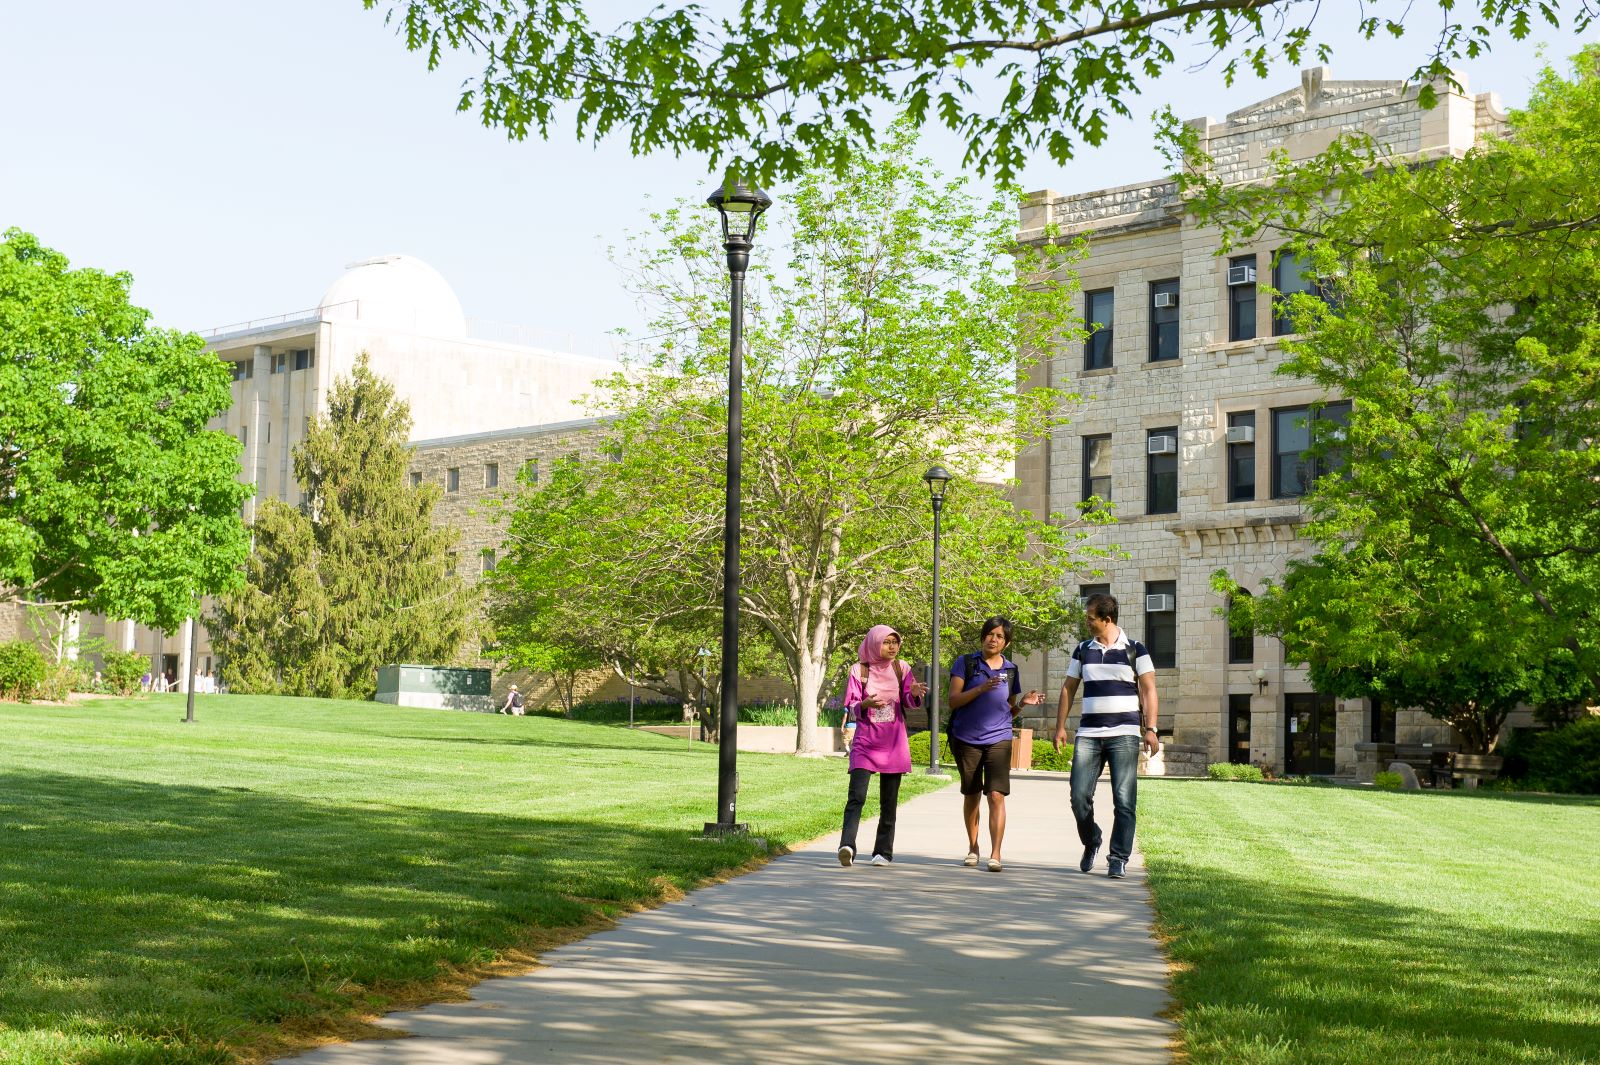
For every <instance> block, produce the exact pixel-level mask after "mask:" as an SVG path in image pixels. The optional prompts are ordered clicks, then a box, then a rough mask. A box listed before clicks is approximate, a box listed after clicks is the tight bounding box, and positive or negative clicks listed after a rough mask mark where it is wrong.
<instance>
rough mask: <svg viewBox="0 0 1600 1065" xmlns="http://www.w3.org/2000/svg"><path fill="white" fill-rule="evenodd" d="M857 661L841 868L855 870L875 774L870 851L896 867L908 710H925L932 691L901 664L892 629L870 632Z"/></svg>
mask: <svg viewBox="0 0 1600 1065" xmlns="http://www.w3.org/2000/svg"><path fill="white" fill-rule="evenodd" d="M856 657H857V662H856V664H855V665H854V666H852V667H851V668H850V680H849V682H848V683H847V684H846V685H845V690H844V710H845V715H846V718H847V719H848V718H854V720H855V723H856V734H855V739H854V740H853V741H852V742H851V744H850V790H849V793H848V795H847V797H846V799H845V804H844V830H843V832H841V833H840V836H839V864H840V865H851V864H853V863H854V862H855V860H856V829H857V828H859V827H860V824H861V808H862V807H863V806H865V805H866V802H867V787H868V785H869V784H870V782H871V780H872V776H873V774H877V777H878V834H877V838H876V840H874V842H873V845H872V864H873V865H888V864H889V863H890V862H892V861H894V828H895V815H896V812H897V808H898V806H899V801H900V778H901V777H903V776H905V775H906V774H907V773H909V772H911V747H910V744H909V742H908V740H907V736H906V709H907V707H911V706H920V705H921V704H922V697H923V696H924V695H926V694H927V691H928V686H927V685H926V684H924V683H922V682H921V681H920V680H917V679H916V677H915V676H914V675H913V674H912V672H911V670H909V669H907V668H906V665H905V663H904V662H901V661H900V634H899V633H898V632H896V631H894V629H892V628H890V627H889V626H888V625H874V626H872V628H870V629H868V630H867V635H866V637H865V638H864V639H863V640H862V641H861V648H860V650H859V651H858V652H857V656H856Z"/></svg>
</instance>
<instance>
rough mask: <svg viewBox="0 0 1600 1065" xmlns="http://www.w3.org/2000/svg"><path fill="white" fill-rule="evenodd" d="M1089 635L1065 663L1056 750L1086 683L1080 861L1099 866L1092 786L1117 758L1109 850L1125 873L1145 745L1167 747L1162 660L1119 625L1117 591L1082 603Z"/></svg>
mask: <svg viewBox="0 0 1600 1065" xmlns="http://www.w3.org/2000/svg"><path fill="white" fill-rule="evenodd" d="M1084 611H1085V613H1086V614H1087V615H1088V618H1087V620H1088V626H1089V639H1087V640H1084V641H1083V642H1082V643H1080V644H1079V645H1078V646H1077V647H1076V648H1075V649H1074V650H1073V652H1072V661H1071V662H1069V663H1067V679H1066V680H1064V681H1063V682H1062V683H1061V703H1060V705H1059V706H1058V707H1057V709H1056V734H1055V747H1056V750H1058V751H1059V750H1060V749H1061V745H1062V744H1063V743H1064V742H1066V738H1067V711H1068V710H1069V709H1071V707H1072V697H1073V695H1075V694H1076V693H1077V691H1078V685H1079V683H1082V685H1083V716H1082V717H1081V718H1080V719H1079V721H1078V735H1077V738H1076V739H1075V740H1074V741H1073V748H1072V816H1073V817H1074V818H1076V819H1077V822H1078V838H1079V839H1080V840H1082V841H1083V858H1082V860H1080V861H1079V862H1078V868H1079V869H1081V870H1083V871H1084V872H1086V873H1087V872H1088V871H1089V870H1090V869H1093V868H1094V858H1095V855H1096V854H1098V853H1099V852H1100V844H1101V836H1100V829H1099V826H1097V825H1096V824H1095V823H1094V789H1095V784H1096V782H1098V781H1099V779H1100V772H1101V770H1102V769H1103V768H1104V767H1105V765H1106V763H1107V762H1110V763H1111V805H1112V809H1113V810H1114V812H1115V814H1116V816H1115V819H1114V820H1113V821H1112V823H1111V853H1110V856H1109V859H1108V861H1107V863H1106V872H1107V875H1109V876H1111V877H1112V878H1114V879H1117V880H1120V879H1122V878H1123V877H1124V876H1126V875H1127V871H1128V858H1129V856H1130V855H1132V854H1133V830H1134V822H1135V814H1134V810H1135V807H1136V806H1137V804H1138V798H1139V796H1138V786H1139V748H1140V747H1141V746H1142V747H1143V748H1144V749H1145V750H1146V751H1148V752H1149V753H1150V754H1155V753H1156V752H1157V751H1159V750H1160V749H1161V740H1160V739H1159V738H1158V737H1157V735H1156V667H1155V663H1154V662H1152V661H1150V652H1149V651H1148V650H1147V649H1146V648H1145V646H1144V644H1142V643H1140V642H1139V641H1138V640H1130V639H1128V634H1127V633H1125V632H1123V631H1122V629H1121V628H1119V627H1118V626H1117V600H1116V597H1115V596H1111V595H1106V594H1105V593H1103V592H1097V593H1095V594H1094V595H1091V596H1090V597H1089V601H1088V602H1087V603H1085V604H1084Z"/></svg>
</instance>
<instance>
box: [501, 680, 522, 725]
mask: <svg viewBox="0 0 1600 1065" xmlns="http://www.w3.org/2000/svg"><path fill="white" fill-rule="evenodd" d="M499 712H500V713H502V714H512V715H514V716H516V717H522V716H523V714H525V713H526V712H527V711H526V710H525V709H524V708H523V703H522V693H521V692H520V691H518V690H517V686H516V685H515V684H513V685H512V686H511V690H510V691H508V692H506V702H505V705H504V706H502V707H501V708H500V710H499Z"/></svg>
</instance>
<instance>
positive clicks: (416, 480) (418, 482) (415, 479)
mask: <svg viewBox="0 0 1600 1065" xmlns="http://www.w3.org/2000/svg"><path fill="white" fill-rule="evenodd" d="M411 487H412V488H421V487H422V474H421V473H420V472H418V471H417V470H412V471H411Z"/></svg>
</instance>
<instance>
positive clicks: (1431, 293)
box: [1184, 49, 1600, 747]
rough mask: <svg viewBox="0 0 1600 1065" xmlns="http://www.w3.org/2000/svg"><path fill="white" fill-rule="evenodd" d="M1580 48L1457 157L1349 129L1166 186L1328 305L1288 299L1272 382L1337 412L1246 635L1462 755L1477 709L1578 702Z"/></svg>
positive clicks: (1595, 498) (1593, 564) (1587, 652)
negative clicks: (1434, 716) (1221, 176)
mask: <svg viewBox="0 0 1600 1065" xmlns="http://www.w3.org/2000/svg"><path fill="white" fill-rule="evenodd" d="M1597 64H1600V51H1597V50H1593V49H1591V50H1589V51H1586V52H1585V53H1583V54H1582V55H1581V56H1580V57H1579V58H1578V60H1577V62H1576V70H1577V76H1576V78H1575V79H1573V80H1565V79H1563V78H1560V77H1558V76H1557V75H1556V74H1555V73H1553V72H1551V71H1546V72H1545V74H1544V76H1543V78H1542V79H1541V81H1540V83H1539V85H1538V87H1537V89H1536V91H1535V92H1534V94H1533V97H1532V99H1531V101H1530V103H1529V106H1528V109H1527V110H1526V111H1524V112H1520V113H1516V114H1514V115H1512V118H1511V121H1512V137H1511V139H1510V140H1508V141H1505V142H1493V143H1490V144H1487V145H1485V146H1483V147H1481V148H1479V149H1477V150H1474V151H1473V152H1471V153H1469V154H1468V155H1467V156H1466V157H1465V158H1462V159H1440V160H1432V161H1425V162H1421V163H1419V161H1417V160H1412V159H1396V158H1391V157H1389V156H1387V155H1386V154H1384V153H1383V152H1381V151H1379V150H1378V149H1377V148H1375V147H1374V146H1373V145H1372V144H1370V143H1369V142H1362V141H1349V142H1344V143H1341V144H1338V145H1335V146H1334V148H1333V149H1332V150H1330V152H1329V153H1328V154H1326V155H1325V156H1324V157H1322V158H1321V159H1319V160H1315V161H1312V162H1310V163H1306V164H1303V165H1299V166H1291V165H1290V164H1288V163H1287V162H1286V161H1283V160H1280V161H1279V166H1278V171H1277V173H1276V175H1275V180H1274V181H1273V183H1271V184H1270V186H1267V185H1264V186H1261V187H1257V188H1235V189H1228V188H1224V187H1222V186H1221V185H1219V184H1217V183H1215V182H1212V181H1210V180H1209V179H1206V178H1204V177H1203V176H1202V175H1200V174H1198V173H1196V172H1191V173H1190V174H1189V175H1188V176H1186V177H1185V179H1184V180H1185V182H1186V184H1187V186H1188V189H1189V191H1190V193H1191V194H1192V196H1193V197H1194V198H1193V200H1192V201H1191V202H1192V203H1193V205H1194V206H1195V208H1196V209H1197V210H1198V211H1199V212H1200V213H1201V215H1202V216H1203V217H1206V218H1208V219H1211V220H1215V221H1219V222H1221V223H1223V224H1224V225H1225V226H1226V227H1228V230H1229V232H1230V234H1231V236H1232V238H1233V239H1235V240H1238V241H1252V240H1255V239H1258V238H1261V237H1263V236H1267V237H1270V236H1271V235H1273V234H1274V233H1282V234H1286V235H1287V236H1288V237H1289V238H1290V240H1291V247H1293V248H1298V249H1299V250H1300V251H1301V252H1302V254H1303V255H1305V256H1306V258H1307V261H1308V262H1309V263H1310V264H1311V273H1312V274H1313V275H1315V276H1316V277H1318V278H1320V279H1321V283H1322V285H1323V287H1324V289H1325V291H1326V294H1327V295H1328V296H1329V297H1331V300H1330V301H1329V302H1324V301H1323V300H1321V299H1318V298H1316V297H1313V296H1310V295H1297V296H1295V297H1293V298H1292V300H1291V301H1290V309H1291V312H1292V313H1293V314H1294V316H1295V319H1296V325H1297V328H1299V329H1300V330H1301V335H1300V336H1299V337H1298V338H1291V339H1289V340H1287V341H1286V342H1285V346H1286V348H1287V349H1288V351H1289V353H1290V357H1289V358H1288V360H1287V361H1286V362H1285V365H1284V367H1283V369H1282V372H1283V373H1285V374H1290V375H1294V376H1297V377H1301V378H1304V379H1308V380H1311V381H1315V382H1317V383H1318V384H1320V385H1321V386H1322V387H1323V388H1325V389H1326V390H1327V392H1328V394H1329V395H1330V396H1334V397H1339V398H1343V399H1349V400H1351V401H1352V402H1353V408H1352V410H1351V413H1350V417H1349V424H1348V427H1347V428H1346V429H1345V430H1343V431H1342V432H1341V433H1339V434H1338V436H1337V438H1334V437H1329V436H1327V435H1326V434H1323V438H1322V439H1321V440H1320V442H1319V444H1318V447H1319V448H1320V449H1321V451H1322V453H1323V458H1324V460H1326V459H1328V458H1331V457H1333V456H1334V453H1335V452H1336V453H1337V457H1338V458H1339V459H1340V460H1341V461H1342V472H1341V473H1340V475H1338V476H1328V477H1323V478H1322V479H1320V480H1319V481H1317V483H1316V486H1315V488H1314V490H1313V491H1312V492H1311V494H1310V495H1309V496H1307V498H1306V500H1305V503H1306V507H1307V509H1308V511H1309V514H1310V517H1311V519H1312V520H1311V521H1310V523H1309V525H1308V526H1307V532H1308V535H1309V536H1310V537H1311V538H1312V539H1313V540H1315V541H1316V543H1317V545H1318V548H1319V551H1318V554H1317V555H1316V556H1315V557H1314V558H1313V559H1311V560H1310V561H1309V562H1306V563H1301V564H1297V565H1294V566H1291V568H1290V572H1289V574H1288V576H1287V578H1286V580H1285V581H1284V583H1283V584H1282V585H1281V586H1280V587H1278V588H1275V589H1273V593H1272V596H1271V597H1268V598H1267V599H1265V600H1263V599H1262V598H1261V597H1258V599H1257V603H1256V608H1257V610H1258V611H1265V613H1264V614H1263V617H1264V618H1265V619H1266V628H1267V630H1268V631H1275V632H1277V633H1278V634H1279V635H1281V636H1283V637H1284V641H1285V646H1286V649H1287V650H1288V653H1289V654H1290V656H1291V657H1292V658H1295V659H1299V660H1304V661H1308V662H1310V663H1311V665H1312V668H1313V672H1314V674H1319V671H1320V674H1319V675H1320V676H1322V677H1324V678H1327V679H1328V680H1329V681H1330V682H1332V681H1334V680H1335V678H1340V677H1343V678H1345V679H1344V680H1343V681H1341V682H1340V684H1342V686H1343V687H1344V688H1345V689H1346V690H1347V691H1348V692H1350V693H1351V694H1357V693H1359V694H1367V693H1366V692H1357V691H1356V689H1357V688H1360V687H1361V686H1362V685H1367V686H1371V687H1375V688H1377V689H1384V688H1386V687H1391V688H1392V687H1393V685H1394V684H1396V683H1401V684H1402V687H1403V688H1404V690H1405V694H1403V695H1398V696H1397V697H1396V701H1398V702H1402V703H1412V704H1415V705H1423V706H1426V707H1427V708H1429V709H1431V710H1434V712H1436V713H1439V714H1440V716H1444V717H1446V718H1448V719H1451V720H1452V721H1454V722H1455V723H1457V725H1458V727H1460V728H1462V730H1463V732H1464V733H1465V734H1466V735H1467V736H1468V737H1469V738H1471V739H1472V740H1473V742H1475V743H1479V744H1480V745H1482V746H1485V747H1486V746H1488V745H1489V744H1491V743H1492V742H1493V738H1494V736H1493V733H1494V732H1495V731H1497V728H1498V725H1497V722H1496V720H1495V718H1496V716H1497V715H1498V716H1500V717H1503V713H1502V712H1501V711H1499V710H1495V709H1494V704H1496V703H1498V704H1500V705H1501V706H1506V705H1515V703H1516V702H1517V701H1524V702H1529V703H1534V704H1537V705H1545V706H1556V707H1560V706H1563V705H1568V704H1571V703H1573V702H1575V701H1579V700H1586V701H1589V702H1593V701H1595V700H1596V698H1597V695H1600V614H1597V611H1596V609H1595V605H1594V604H1595V599H1594V588H1595V587H1597V586H1600V449H1597V448H1596V447H1595V446H1594V445H1595V442H1596V441H1597V440H1600V307H1597V304H1596V302H1595V300H1594V299H1593V298H1592V293H1594V292H1595V291H1596V290H1597V288H1600V222H1597V220H1600V186H1597V185H1596V183H1595V182H1594V180H1593V175H1592V168H1591V166H1590V163H1589V160H1590V159H1592V158H1593V157H1594V153H1595V152H1596V151H1600V69H1597ZM1325 428H1326V427H1325ZM1396 661H1398V662H1400V663H1404V664H1405V665H1406V666H1407V668H1408V669H1411V670H1416V671H1419V672H1420V671H1431V672H1432V673H1434V674H1452V673H1453V674H1454V676H1448V675H1446V676H1435V677H1415V678H1410V677H1408V678H1404V679H1403V680H1402V681H1398V682H1397V681H1396V680H1395V678H1394V677H1393V663H1394V662H1396ZM1356 674H1362V675H1364V676H1365V678H1366V679H1365V680H1359V679H1352V678H1353V677H1354V676H1355V675H1356ZM1473 693H1477V695H1474V694H1473ZM1429 700H1431V705H1430V702H1429ZM1508 701H1509V704H1508ZM1473 720H1477V721H1478V722H1479V723H1478V724H1473V723H1472V721H1473Z"/></svg>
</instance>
